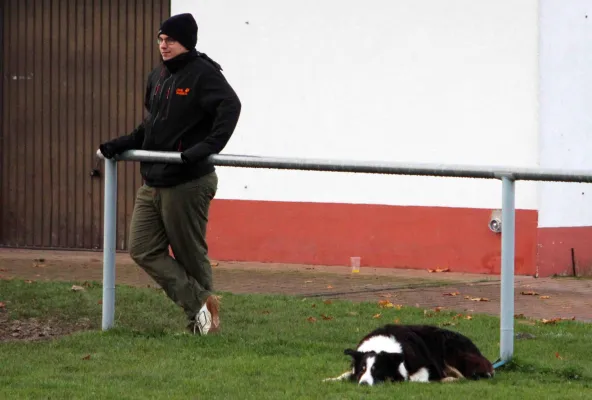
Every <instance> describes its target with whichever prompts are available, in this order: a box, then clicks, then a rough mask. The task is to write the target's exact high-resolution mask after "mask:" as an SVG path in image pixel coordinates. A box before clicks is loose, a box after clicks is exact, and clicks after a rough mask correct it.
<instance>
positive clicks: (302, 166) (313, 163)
mask: <svg viewBox="0 0 592 400" xmlns="http://www.w3.org/2000/svg"><path fill="white" fill-rule="evenodd" d="M97 155H98V157H99V158H101V159H102V158H103V157H102V155H101V153H100V152H99V151H97ZM210 159H211V160H212V162H213V163H214V164H215V165H218V166H227V167H242V168H267V169H289V170H306V171H329V172H353V173H370V174H390V175H417V176H439V177H455V178H484V179H501V181H502V228H501V229H502V240H501V253H502V257H501V258H502V259H501V264H502V267H501V304H500V360H499V362H498V363H496V367H497V366H500V365H503V364H505V363H506V362H508V361H509V360H510V359H511V358H512V356H513V354H514V252H515V214H516V211H515V182H516V181H518V180H523V181H549V182H586V183H592V171H588V170H558V169H544V168H510V167H486V166H470V165H442V164H408V163H391V162H372V161H341V160H325V159H306V158H281V157H257V156H241V155H213V156H210ZM117 161H149V162H162V163H181V162H182V161H181V154H180V153H176V152H159V151H145V150H130V151H127V152H125V153H123V154H121V155H119V156H117V157H115V158H114V159H106V160H105V204H104V246H103V253H104V258H103V320H102V327H103V330H107V329H109V328H111V327H112V326H113V321H114V314H115V236H116V214H117Z"/></svg>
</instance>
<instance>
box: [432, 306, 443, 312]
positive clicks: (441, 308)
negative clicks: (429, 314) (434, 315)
mask: <svg viewBox="0 0 592 400" xmlns="http://www.w3.org/2000/svg"><path fill="white" fill-rule="evenodd" d="M443 309H444V307H436V308H434V311H435V312H440V311H441V310H443Z"/></svg>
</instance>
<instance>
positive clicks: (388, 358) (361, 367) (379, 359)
mask: <svg viewBox="0 0 592 400" xmlns="http://www.w3.org/2000/svg"><path fill="white" fill-rule="evenodd" d="M344 354H345V355H348V356H351V358H352V372H353V375H352V380H355V381H356V382H358V384H359V385H370V386H372V385H375V384H377V383H382V382H393V381H403V380H405V378H404V375H403V374H402V373H401V372H403V373H405V371H406V369H405V365H404V363H403V361H404V360H403V355H402V354H400V353H386V352H383V351H381V352H378V353H377V352H374V351H369V352H360V351H357V350H353V349H346V350H344Z"/></svg>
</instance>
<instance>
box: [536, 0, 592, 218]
mask: <svg viewBox="0 0 592 400" xmlns="http://www.w3.org/2000/svg"><path fill="white" fill-rule="evenodd" d="M567 3H568V4H567ZM540 11H541V22H540V31H541V45H540V48H541V55H540V63H541V65H540V70H541V97H540V99H541V138H540V146H541V159H540V163H541V166H543V167H549V168H569V169H588V170H590V169H592V157H591V155H592V0H570V1H569V2H565V0H541V10H540ZM591 201H592V186H591V185H590V184H577V183H542V184H541V185H540V210H539V211H540V212H539V226H541V227H568V226H589V225H592V204H591V203H590V202H591Z"/></svg>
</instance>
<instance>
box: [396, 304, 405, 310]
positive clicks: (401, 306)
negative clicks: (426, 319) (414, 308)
mask: <svg viewBox="0 0 592 400" xmlns="http://www.w3.org/2000/svg"><path fill="white" fill-rule="evenodd" d="M401 308H403V305H402V304H397V305H396V306H395V309H396V310H400V309H401Z"/></svg>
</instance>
